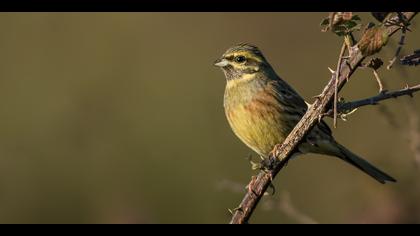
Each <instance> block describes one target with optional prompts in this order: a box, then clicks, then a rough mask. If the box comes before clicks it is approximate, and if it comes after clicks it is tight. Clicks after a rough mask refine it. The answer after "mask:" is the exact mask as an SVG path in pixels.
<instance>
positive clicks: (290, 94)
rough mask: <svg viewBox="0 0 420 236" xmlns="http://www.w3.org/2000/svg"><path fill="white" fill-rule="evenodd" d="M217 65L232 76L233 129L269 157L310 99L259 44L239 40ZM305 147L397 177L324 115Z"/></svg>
mask: <svg viewBox="0 0 420 236" xmlns="http://www.w3.org/2000/svg"><path fill="white" fill-rule="evenodd" d="M214 65H215V66H218V67H220V68H221V69H222V71H223V72H224V74H225V77H226V80H227V84H226V89H225V95H224V108H225V114H226V117H227V120H228V122H229V124H230V126H231V128H232V130H233V131H234V133H235V134H236V135H237V136H238V137H239V139H241V140H242V141H243V142H244V143H245V144H246V145H247V146H248V147H250V148H251V149H252V150H254V151H255V152H256V153H258V154H259V155H260V156H261V158H263V159H266V158H268V157H269V153H270V152H271V151H272V150H273V148H274V146H275V145H276V144H281V143H282V142H283V141H284V140H285V138H286V137H287V135H288V134H289V133H290V132H291V131H292V129H293V128H294V127H295V125H296V124H297V123H298V122H299V121H300V119H301V118H302V116H303V115H304V114H305V112H306V110H307V109H308V105H309V103H306V102H305V100H304V99H303V98H302V97H301V96H300V95H299V94H298V93H297V92H296V91H295V90H294V89H293V88H292V87H291V86H290V85H289V84H287V83H286V82H285V81H284V80H282V79H281V78H280V77H279V76H278V75H277V74H276V72H275V71H274V70H273V68H272V67H271V65H270V64H269V63H268V62H267V60H266V59H265V57H264V56H263V54H262V53H261V51H260V50H259V49H258V48H257V47H256V46H253V45H250V44H244V43H242V44H238V45H236V46H233V47H231V48H229V49H228V50H227V51H226V52H225V53H224V54H223V55H222V57H221V58H220V59H218V60H216V61H215V62H214ZM304 153H318V154H325V155H330V156H335V157H338V158H340V159H342V160H344V161H346V162H347V163H350V164H351V165H353V166H355V167H357V168H358V169H360V170H362V171H363V172H365V173H366V174H368V175H370V176H372V177H373V178H375V179H376V180H377V181H379V182H380V183H385V182H386V181H392V182H395V181H396V180H395V179H394V178H392V177H391V176H389V175H388V174H386V173H384V172H383V171H381V170H379V169H378V168H376V167H374V166H373V165H371V164H370V163H368V162H367V161H365V160H364V159H362V158H360V157H358V156H357V155H355V154H354V153H352V152H351V151H349V150H348V149H347V148H345V147H344V146H342V145H340V144H339V143H338V142H336V141H335V140H334V138H333V136H332V132H331V129H330V128H329V127H328V125H327V124H326V123H325V122H324V121H321V122H320V123H318V124H317V125H316V126H314V127H313V129H312V130H311V131H310V133H309V134H308V135H307V136H306V138H305V140H303V142H302V143H301V144H300V145H299V146H298V150H297V154H304Z"/></svg>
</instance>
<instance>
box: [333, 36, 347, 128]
mask: <svg viewBox="0 0 420 236" xmlns="http://www.w3.org/2000/svg"><path fill="white" fill-rule="evenodd" d="M346 47H347V45H346V43H345V42H343V46H341V51H340V56H339V57H338V62H337V68H336V70H335V88H334V128H337V102H338V78H339V77H340V66H341V62H342V60H343V56H344V52H345V51H346ZM349 52H350V47H349Z"/></svg>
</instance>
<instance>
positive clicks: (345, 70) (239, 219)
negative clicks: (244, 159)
mask: <svg viewBox="0 0 420 236" xmlns="http://www.w3.org/2000/svg"><path fill="white" fill-rule="evenodd" d="M403 14H404V15H405V17H406V18H407V21H410V20H411V19H412V18H413V17H414V16H415V15H416V13H415V12H406V13H403ZM385 27H386V32H387V34H388V36H391V35H393V34H394V33H395V32H397V31H398V30H399V29H400V27H399V26H394V25H391V26H385ZM364 58H365V57H364V56H363V55H362V53H361V52H360V50H354V53H352V55H350V57H349V60H348V62H347V63H342V65H340V70H339V71H340V76H339V80H338V86H337V88H338V91H340V90H341V88H342V87H343V86H344V85H345V83H346V82H347V79H348V78H350V76H351V75H352V74H353V73H354V72H355V71H356V69H357V68H358V66H359V65H360V63H361V62H362V61H363V60H364ZM334 88H335V77H334V75H333V76H332V78H331V80H330V81H329V83H328V84H327V86H326V87H325V88H324V90H323V92H322V93H321V95H320V97H319V98H318V99H316V100H315V102H314V103H313V104H312V105H311V106H310V107H309V108H308V110H307V112H306V113H305V115H304V116H303V117H302V119H301V120H300V121H299V123H298V124H297V125H296V126H295V128H294V129H293V130H292V132H291V133H290V134H289V135H288V136H287V138H286V139H285V141H284V142H283V144H281V145H280V144H278V145H276V146H275V147H274V149H273V151H272V155H271V156H272V157H273V158H274V159H275V160H278V161H277V162H276V163H274V164H273V167H272V168H270V170H264V171H260V173H259V174H258V175H257V177H256V178H255V179H253V181H252V183H250V184H249V185H248V187H249V189H250V190H251V191H248V192H247V193H246V194H245V196H244V198H243V200H242V202H241V204H240V205H239V207H238V208H237V209H238V210H236V211H235V212H234V214H233V216H232V219H231V221H230V223H231V224H244V223H248V220H249V218H250V217H251V215H252V213H253V212H254V210H255V208H256V207H257V204H258V202H259V201H260V200H261V198H262V196H263V195H264V193H265V191H266V190H267V188H268V186H269V185H270V183H271V181H272V179H274V178H275V176H276V175H277V174H278V172H279V171H280V170H281V169H282V168H283V167H284V166H285V164H286V163H287V161H288V160H289V159H290V157H291V156H292V154H293V153H294V150H295V148H296V147H297V146H298V144H299V143H300V142H301V140H302V139H303V137H304V136H305V135H306V134H307V133H308V132H309V131H310V129H311V128H312V127H313V126H314V125H315V124H316V123H317V122H318V119H319V117H321V116H322V114H323V113H324V111H325V109H326V107H327V106H328V104H329V103H330V101H332V99H333V97H334Z"/></svg>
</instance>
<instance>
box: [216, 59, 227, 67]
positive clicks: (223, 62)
mask: <svg viewBox="0 0 420 236" xmlns="http://www.w3.org/2000/svg"><path fill="white" fill-rule="evenodd" d="M228 64H229V62H228V60H226V59H224V58H219V59H217V60H216V61H215V62H214V65H215V66H218V67H225V66H227V65H228Z"/></svg>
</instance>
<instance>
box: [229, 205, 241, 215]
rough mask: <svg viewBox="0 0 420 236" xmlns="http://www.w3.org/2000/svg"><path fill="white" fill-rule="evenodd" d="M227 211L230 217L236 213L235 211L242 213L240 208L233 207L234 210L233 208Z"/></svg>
mask: <svg viewBox="0 0 420 236" xmlns="http://www.w3.org/2000/svg"><path fill="white" fill-rule="evenodd" d="M228 211H229V213H230V214H231V215H233V214H235V212H236V211H242V212H243V210H242V207H241V206H238V207H235V208H233V209H230V208H228Z"/></svg>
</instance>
